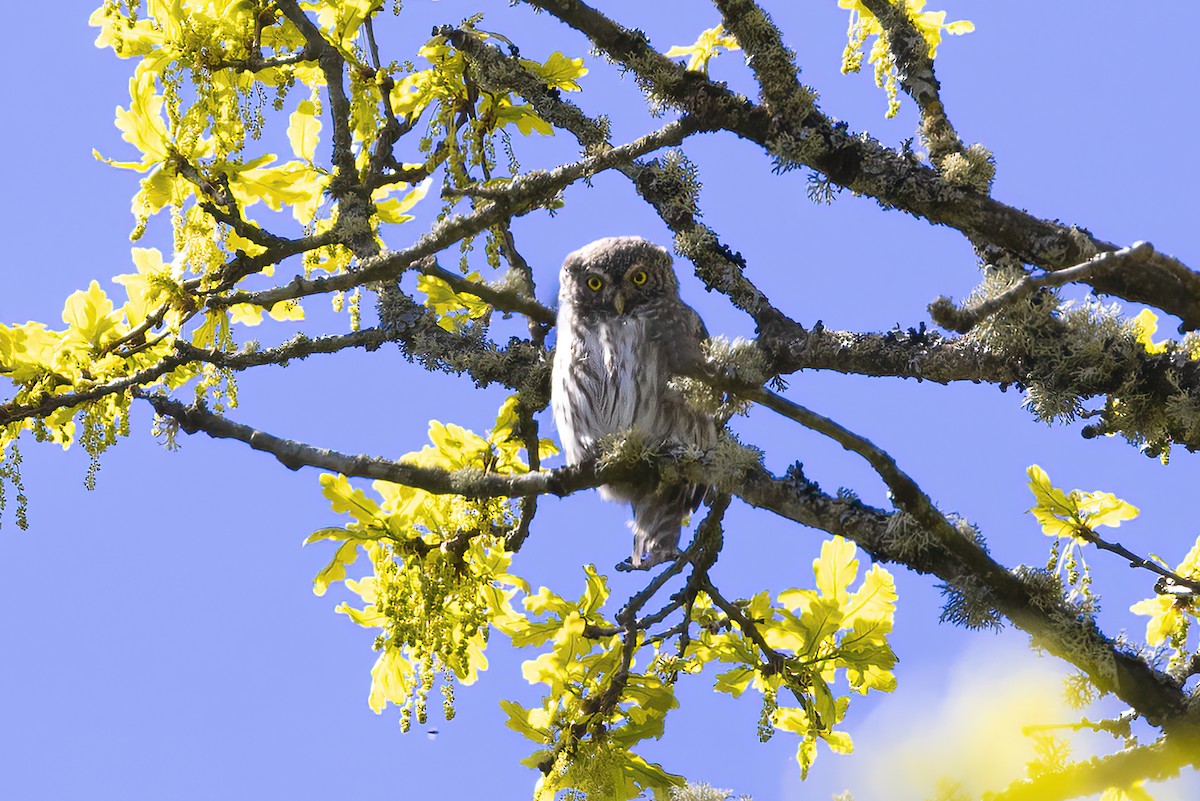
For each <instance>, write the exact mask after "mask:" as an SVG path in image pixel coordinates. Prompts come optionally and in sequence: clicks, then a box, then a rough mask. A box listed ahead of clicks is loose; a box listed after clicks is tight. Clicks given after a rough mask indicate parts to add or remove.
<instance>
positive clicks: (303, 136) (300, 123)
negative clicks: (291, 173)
mask: <svg viewBox="0 0 1200 801" xmlns="http://www.w3.org/2000/svg"><path fill="white" fill-rule="evenodd" d="M287 133H288V141H289V142H291V144H292V152H293V153H295V154H296V158H298V159H304V160H305V161H308V162H311V161H312V160H313V158H314V157H315V155H316V152H317V141H318V140H319V139H320V134H321V120H320V119H319V118H318V117H317V106H316V104H315V103H313V101H311V100H301V101H300V104H299V105H298V106H297V107H296V110H295V111H293V112H292V114H291V116H290V117H288V129H287Z"/></svg>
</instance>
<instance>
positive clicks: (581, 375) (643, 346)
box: [552, 316, 666, 463]
mask: <svg viewBox="0 0 1200 801" xmlns="http://www.w3.org/2000/svg"><path fill="white" fill-rule="evenodd" d="M559 336H560V341H559V345H558V351H557V352H556V354H555V359H554V382H553V397H552V401H553V404H554V416H555V420H556V423H557V425H558V429H559V435H560V437H561V438H562V440H563V444H564V446H565V448H566V450H567V459H568V461H569V462H572V463H574V462H577V461H579V460H580V459H582V458H583V457H584V455H585V454H586V451H587V450H588V449H589V448H590V447H591V446H592V444H593V443H595V441H596V440H597V439H599V438H601V437H603V436H605V435H606V434H612V433H615V432H617V431H622V430H624V429H628V428H641V429H643V430H645V431H646V433H648V434H651V435H657V434H659V433H660V432H658V431H657V430H656V429H657V428H658V427H659V426H658V425H656V424H655V420H656V419H657V418H658V417H659V414H658V409H657V407H658V404H659V400H660V398H661V396H662V392H663V389H664V386H663V385H664V384H665V380H666V377H665V375H664V374H663V372H662V369H661V367H662V366H661V364H660V359H659V356H658V353H657V350H658V349H657V348H655V347H653V346H652V345H651V343H648V341H647V337H646V326H645V321H644V320H642V319H639V318H638V317H635V316H629V317H621V318H617V319H615V320H605V321H598V322H585V321H583V320H579V319H574V320H572V321H571V324H570V330H569V332H568V331H567V330H565V329H560V332H559Z"/></svg>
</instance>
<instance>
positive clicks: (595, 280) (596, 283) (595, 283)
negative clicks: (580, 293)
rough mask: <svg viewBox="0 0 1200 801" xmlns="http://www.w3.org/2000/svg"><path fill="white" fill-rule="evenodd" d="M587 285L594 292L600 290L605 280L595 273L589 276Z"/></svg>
mask: <svg viewBox="0 0 1200 801" xmlns="http://www.w3.org/2000/svg"><path fill="white" fill-rule="evenodd" d="M587 285H588V289H590V290H592V291H593V292H599V291H600V289H601V288H602V287H603V286H604V281H603V280H602V279H601V278H600V276H598V275H593V276H592V277H591V278H588V280H587Z"/></svg>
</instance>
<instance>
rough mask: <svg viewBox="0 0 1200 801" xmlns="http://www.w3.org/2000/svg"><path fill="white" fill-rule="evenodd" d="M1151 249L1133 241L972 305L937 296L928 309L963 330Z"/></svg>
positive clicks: (942, 323) (1143, 256)
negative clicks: (958, 305)
mask: <svg viewBox="0 0 1200 801" xmlns="http://www.w3.org/2000/svg"><path fill="white" fill-rule="evenodd" d="M1154 252H1155V251H1154V246H1153V245H1151V244H1150V243H1149V242H1134V243H1133V244H1132V245H1130V246H1129V247H1127V248H1121V249H1120V250H1110V251H1108V252H1106V253H1100V254H1098V255H1096V256H1093V257H1092V258H1090V259H1088V260H1087V261H1085V262H1083V263H1082V264H1076V265H1075V266H1074V267H1068V268H1067V269H1065V270H1056V271H1055V272H1052V273H1043V274H1042V275H1031V276H1027V277H1025V278H1022V279H1021V280H1020V281H1018V282H1017V283H1015V284H1013V285H1012V286H1010V287H1009V288H1008V289H1006V290H1004V291H1003V292H1001V293H1000V294H999V295H996V296H995V297H992V298H988V299H987V300H985V301H984V302H983V303H980V304H979V305H978V306H975V307H974V308H971V309H959V308H956V307H955V306H954V303H953V302H952V301H951V300H950V299H949V298H947V297H940V298H938V299H937V300H935V301H934V302H933V303H931V304H930V305H929V313H930V315H931V316H932V317H933V320H934V322H936V323H937V324H938V325H940V326H942V327H943V328H946V329H949V330H951V331H956V332H958V333H960V334H965V333H967V332H968V331H970V330H971V329H972V328H974V327H975V326H976V325H978V324H979V321H980V320H983V319H985V318H987V317H990V316H992V315H993V314H995V313H996V312H998V311H1000V310H1001V309H1004V308H1007V307H1009V306H1012V305H1014V304H1016V303H1017V302H1018V301H1021V300H1023V299H1025V298H1027V297H1029V296H1030V295H1032V294H1033V293H1034V292H1036V291H1037V290H1039V289H1041V288H1043V287H1058V286H1063V285H1064V284H1070V283H1074V282H1076V281H1086V280H1088V279H1089V278H1091V277H1093V276H1094V275H1095V274H1096V273H1097V272H1100V271H1102V270H1111V269H1115V268H1117V267H1123V266H1125V265H1126V264H1127V263H1138V262H1145V261H1147V260H1149V259H1150V258H1151V257H1153V256H1154Z"/></svg>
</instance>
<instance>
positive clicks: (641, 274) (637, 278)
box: [630, 270, 650, 286]
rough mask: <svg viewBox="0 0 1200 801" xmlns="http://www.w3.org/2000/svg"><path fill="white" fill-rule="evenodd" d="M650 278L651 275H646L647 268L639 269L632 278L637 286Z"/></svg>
mask: <svg viewBox="0 0 1200 801" xmlns="http://www.w3.org/2000/svg"><path fill="white" fill-rule="evenodd" d="M649 278H650V276H648V275H646V271H645V270H638V271H637V272H636V273H634V274H633V277H632V278H631V279H630V280H631V281H633V283H634V285H635V286H641V285H642V284H644V283H646V281H647V280H648V279H649Z"/></svg>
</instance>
